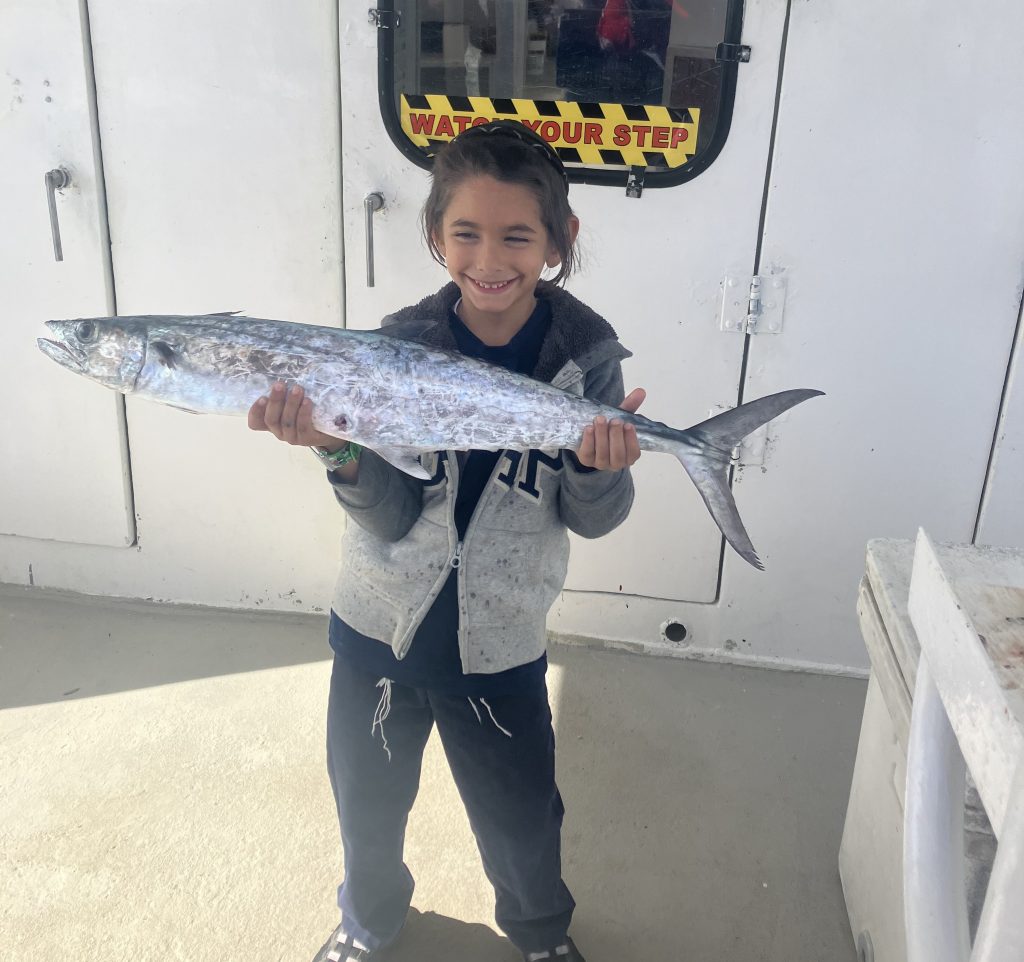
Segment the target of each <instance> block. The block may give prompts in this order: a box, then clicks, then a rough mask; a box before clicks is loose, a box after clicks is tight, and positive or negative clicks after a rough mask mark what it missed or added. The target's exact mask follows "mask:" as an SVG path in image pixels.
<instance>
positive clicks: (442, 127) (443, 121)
mask: <svg viewBox="0 0 1024 962" xmlns="http://www.w3.org/2000/svg"><path fill="white" fill-rule="evenodd" d="M434 136H435V137H454V136H455V130H454V129H453V127H452V118H451V117H447V116H445V115H444V114H442V115H441V116H440V117H438V118H437V127H436V128H435V129H434Z"/></svg>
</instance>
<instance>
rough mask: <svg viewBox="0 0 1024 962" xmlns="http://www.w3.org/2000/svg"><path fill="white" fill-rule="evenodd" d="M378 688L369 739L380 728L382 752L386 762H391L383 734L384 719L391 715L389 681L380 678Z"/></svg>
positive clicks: (389, 750) (386, 739) (388, 679)
mask: <svg viewBox="0 0 1024 962" xmlns="http://www.w3.org/2000/svg"><path fill="white" fill-rule="evenodd" d="M377 687H378V688H383V689H384V691H383V692H382V693H381V696H380V701H379V702H378V703H377V710H376V711H375V712H374V713H373V724H372V725H371V726H370V737H371V738H373V733H374V732H375V731H376V730H377V727H378V726H380V740H381V741H382V742H383V743H384V751H386V752H387V753H388V761H389V762H390V761H391V749H390V748H388V738H387V735H385V734H384V719H385V718H387V717H388V715H390V714H391V679H390V678H382V679H381V680H380V681H378V682H377Z"/></svg>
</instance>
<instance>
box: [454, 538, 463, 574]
mask: <svg viewBox="0 0 1024 962" xmlns="http://www.w3.org/2000/svg"><path fill="white" fill-rule="evenodd" d="M461 564H462V542H461V541H460V542H459V543H458V544H457V545H456V546H455V554H454V555H452V561H451V565H452V567H453V568H458V567H459V565H461Z"/></svg>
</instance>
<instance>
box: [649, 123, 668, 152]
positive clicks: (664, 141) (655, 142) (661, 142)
mask: <svg viewBox="0 0 1024 962" xmlns="http://www.w3.org/2000/svg"><path fill="white" fill-rule="evenodd" d="M651 146H652V147H657V148H658V149H660V150H664V149H665V148H666V147H667V146H668V127H655V128H654V131H653V132H652V133H651Z"/></svg>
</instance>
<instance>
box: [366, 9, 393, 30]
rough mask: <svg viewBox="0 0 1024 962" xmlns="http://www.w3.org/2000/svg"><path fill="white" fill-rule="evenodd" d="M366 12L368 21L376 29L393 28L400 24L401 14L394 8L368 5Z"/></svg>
mask: <svg viewBox="0 0 1024 962" xmlns="http://www.w3.org/2000/svg"><path fill="white" fill-rule="evenodd" d="M366 12H367V14H368V16H369V20H370V23H372V24H373V25H374V26H375V27H376V28H377V29H378V30H395V29H397V28H398V27H399V26H401V24H402V15H401V14H400V13H398V11H396V10H381V9H379V8H378V7H370V9H369V10H367V11H366Z"/></svg>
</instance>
